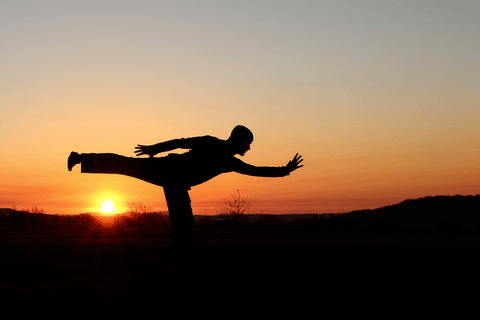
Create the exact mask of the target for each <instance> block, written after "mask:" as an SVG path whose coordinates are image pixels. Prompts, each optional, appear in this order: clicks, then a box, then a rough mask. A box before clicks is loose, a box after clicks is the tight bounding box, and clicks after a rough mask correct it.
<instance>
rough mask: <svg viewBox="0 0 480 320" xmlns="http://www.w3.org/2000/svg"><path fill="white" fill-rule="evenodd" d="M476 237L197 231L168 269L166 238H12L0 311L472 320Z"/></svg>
mask: <svg viewBox="0 0 480 320" xmlns="http://www.w3.org/2000/svg"><path fill="white" fill-rule="evenodd" d="M479 253H480V252H479V248H478V236H474V235H467V236H463V235H458V234H457V235H438V234H430V235H422V234H393V235H390V234H378V233H355V232H349V233H343V232H313V231H309V230H306V231H305V230H304V231H302V230H300V229H298V228H297V229H293V230H288V229H285V228H277V229H275V228H270V229H268V230H266V229H261V230H256V229H255V228H251V227H245V228H242V227H238V228H218V227H199V228H195V232H194V258H193V260H194V263H193V265H192V268H191V270H190V271H188V272H178V271H176V270H175V269H174V268H173V261H172V252H171V242H170V234H169V231H168V229H166V228H138V229H130V230H118V229H113V228H112V229H96V230H95V229H93V230H79V231H70V232H66V231H58V230H57V231H37V230H33V231H28V230H24V231H22V232H18V231H15V232H14V231H8V232H3V233H2V234H1V236H0V257H1V258H0V259H1V264H0V301H2V304H3V305H4V307H3V311H2V313H3V314H9V315H13V316H16V317H18V318H25V317H27V318H29V317H30V318H34V317H38V316H58V317H64V318H65V317H68V318H104V317H109V318H112V317H121V318H125V317H126V316H129V317H142V316H150V317H151V315H152V313H153V315H154V316H155V317H157V318H162V319H173V318H186V317H199V316H200V315H208V317H209V318H212V317H213V318H233V319H239V318H257V319H259V318H264V317H281V318H285V317H287V316H292V317H309V318H311V317H313V318H323V317H325V316H328V317H332V316H335V317H339V318H357V317H360V316H368V317H369V318H372V319H375V318H377V319H379V318H386V317H392V316H393V317H398V316H412V315H417V314H420V315H421V316H427V315H428V316H429V317H431V316H442V317H443V316H462V315H467V314H469V313H472V312H474V313H476V314H478V302H479V301H480V300H479V299H480V294H479V285H480V283H479V278H478V275H479V271H480V270H479V268H480V255H479Z"/></svg>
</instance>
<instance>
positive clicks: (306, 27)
mask: <svg viewBox="0 0 480 320" xmlns="http://www.w3.org/2000/svg"><path fill="white" fill-rule="evenodd" d="M478 3H479V2H478V1H462V0H460V1H451V2H448V1H419V2H417V1H406V2H404V1H387V2H384V1H373V0H372V1H354V0H346V1H283V2H278V1H261V2H255V1H253V2H248V1H247V2H244V1H229V2H225V3H224V2H222V1H220V2H215V1H214V2H212V3H210V2H209V3H208V4H206V3H204V2H202V1H181V2H177V1H166V2H165V1H140V2H138V3H137V2H135V1H115V2H114V1H110V0H107V1H98V2H91V1H87V2H82V1H76V2H75V1H73V2H72V1H59V0H53V1H48V2H45V3H44V2H40V1H26V2H23V1H20V2H18V1H6V2H4V3H2V5H1V10H0V30H2V32H1V43H2V59H1V61H0V70H1V72H0V108H1V114H2V115H1V117H0V149H1V152H0V208H12V207H14V206H15V207H17V208H30V207H38V208H42V209H43V210H44V211H45V212H46V213H51V214H79V213H85V212H100V211H101V212H103V213H109V212H108V211H106V210H111V211H110V213H122V212H126V211H128V205H127V204H128V203H142V204H144V205H147V206H149V207H151V208H152V210H154V211H166V208H167V207H166V203H165V197H164V194H163V190H162V188H161V187H158V186H155V185H152V184H148V183H146V182H143V181H140V180H138V179H134V178H131V177H126V176H119V175H111V174H86V173H81V172H80V169H81V168H80V166H79V165H78V166H75V167H74V168H73V170H72V171H71V172H70V171H68V170H67V163H66V161H67V157H68V155H69V153H70V152H71V151H76V152H79V153H116V154H120V155H124V156H128V157H135V154H134V148H135V146H136V145H137V144H146V145H151V144H156V143H158V142H162V141H166V140H170V139H177V138H182V137H194V136H203V135H212V136H215V137H218V138H222V139H226V138H228V136H229V134H230V131H231V130H232V128H233V127H234V126H235V125H237V124H243V125H245V126H247V127H248V128H249V129H251V130H252V132H253V134H254V137H255V138H254V141H253V143H252V145H251V150H249V151H248V152H247V153H246V154H245V156H243V157H239V158H241V159H242V160H243V161H245V162H246V163H249V164H252V165H258V166H284V165H286V164H287V162H288V161H289V160H290V159H292V157H293V156H294V155H295V154H296V153H299V154H300V155H302V156H303V158H304V162H303V163H302V164H303V165H304V167H303V168H301V169H299V170H297V171H295V172H293V173H292V174H291V175H290V176H287V177H284V178H278V179H277V178H259V177H250V176H243V175H240V174H235V173H227V174H223V175H221V176H219V177H216V178H214V179H212V180H211V181H208V182H206V183H204V184H202V185H199V186H195V187H193V188H192V190H191V191H190V197H191V199H192V207H193V211H194V213H195V214H217V213H222V212H221V211H222V206H221V205H220V203H221V200H222V199H223V198H225V197H228V196H229V195H230V194H232V193H234V192H236V190H240V192H241V193H242V195H243V196H244V197H246V198H248V199H250V200H251V201H252V209H251V212H252V213H262V212H263V213H311V212H317V213H324V212H346V211H351V210H356V209H368V208H370V209H371V208H376V207H379V206H385V205H390V204H394V203H398V202H401V201H403V200H405V199H413V198H419V197H425V196H435V195H455V194H462V195H471V194H478V193H480V188H479V183H478V182H479V181H480V162H479V159H480V156H479V154H480V150H479V145H480V142H479V141H480V140H479V139H480V126H479V123H480V87H479V83H480V55H479V54H478V52H480V41H479V37H478V34H479V31H480V29H479V26H480V18H479V17H480V15H478V12H479V9H480V8H479V7H478V6H479V4H478ZM185 151H187V150H173V151H172V152H178V153H181V152H185ZM166 154H168V153H166ZM166 154H159V155H158V156H164V155H166ZM106 200H109V201H111V203H112V205H114V206H115V208H114V209H113V208H112V206H111V205H108V206H106V207H105V208H104V201H106Z"/></svg>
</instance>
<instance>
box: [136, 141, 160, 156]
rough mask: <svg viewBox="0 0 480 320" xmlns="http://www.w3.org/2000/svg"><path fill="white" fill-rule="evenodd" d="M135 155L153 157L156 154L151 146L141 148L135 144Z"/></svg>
mask: <svg viewBox="0 0 480 320" xmlns="http://www.w3.org/2000/svg"><path fill="white" fill-rule="evenodd" d="M135 149H136V150H135V153H136V154H137V156H143V155H144V154H146V155H149V156H150V157H153V156H154V155H156V154H157V153H156V152H154V151H153V148H152V146H142V145H140V144H137V146H136V147H135Z"/></svg>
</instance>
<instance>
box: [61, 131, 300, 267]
mask: <svg viewBox="0 0 480 320" xmlns="http://www.w3.org/2000/svg"><path fill="white" fill-rule="evenodd" d="M252 142H253V134H252V132H251V131H250V130H249V129H247V128H246V127H244V126H241V125H238V126H236V127H235V128H234V129H233V130H232V132H231V134H230V137H229V138H228V139H227V140H221V139H219V138H215V137H212V136H202V137H193V138H182V139H174V140H170V141H165V142H160V143H158V144H155V145H151V146H147V145H137V146H136V147H135V149H136V150H135V153H136V155H137V156H141V155H148V156H149V158H130V157H124V156H120V155H117V154H112V153H82V154H79V153H76V152H71V153H70V156H69V157H68V163H67V165H68V170H69V171H71V170H72V168H73V167H74V166H75V165H76V164H79V163H80V164H81V172H82V173H110V174H122V175H127V176H130V177H134V178H137V179H141V180H143V181H146V182H149V183H152V184H155V185H158V186H161V187H163V189H164V193H165V199H166V201H167V207H168V213H169V215H170V225H171V230H172V243H173V252H174V255H175V260H176V263H179V264H182V263H186V261H187V260H188V259H189V257H190V247H191V235H192V227H193V212H192V208H191V201H190V197H189V194H188V190H190V188H191V187H193V186H196V185H198V184H201V183H203V182H205V181H208V180H210V179H211V178H213V177H215V176H217V175H219V174H221V173H225V172H238V173H241V174H246V175H250V176H259V177H284V176H286V175H289V174H290V172H292V171H294V170H296V169H298V168H301V167H303V165H300V163H301V162H302V161H303V159H302V157H301V156H299V155H298V154H296V155H295V157H294V158H293V159H292V160H291V161H289V162H288V163H287V165H286V166H284V167H257V166H252V165H249V164H247V163H245V162H243V161H241V160H240V159H238V158H236V157H235V155H237V154H238V155H241V156H243V155H245V153H246V152H247V151H248V150H250V144H251V143H252ZM178 148H180V149H190V151H188V152H186V153H183V154H175V153H171V154H169V155H167V156H165V157H161V158H154V156H155V155H156V154H158V153H160V152H166V151H171V150H174V149H178Z"/></svg>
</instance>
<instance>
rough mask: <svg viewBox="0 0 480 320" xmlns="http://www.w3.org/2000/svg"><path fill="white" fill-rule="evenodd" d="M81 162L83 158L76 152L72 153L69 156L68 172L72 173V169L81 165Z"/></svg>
mask: <svg viewBox="0 0 480 320" xmlns="http://www.w3.org/2000/svg"><path fill="white" fill-rule="evenodd" d="M80 162H82V157H80V155H79V154H78V153H76V152H74V151H72V152H71V153H70V155H69V156H68V163H67V165H68V171H72V168H73V167H74V166H75V165H76V164H79V163H80Z"/></svg>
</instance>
